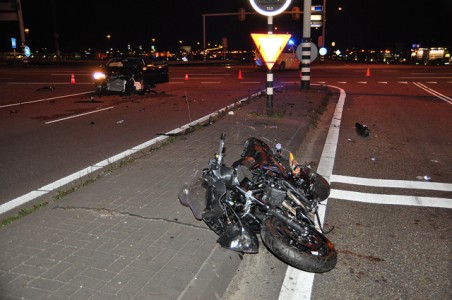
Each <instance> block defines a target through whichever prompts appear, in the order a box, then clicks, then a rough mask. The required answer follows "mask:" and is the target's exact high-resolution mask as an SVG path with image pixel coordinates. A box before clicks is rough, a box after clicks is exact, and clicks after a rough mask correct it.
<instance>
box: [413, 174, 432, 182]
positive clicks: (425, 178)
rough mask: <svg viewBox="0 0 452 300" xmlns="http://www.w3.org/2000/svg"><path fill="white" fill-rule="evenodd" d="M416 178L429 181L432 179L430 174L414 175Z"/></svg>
mask: <svg viewBox="0 0 452 300" xmlns="http://www.w3.org/2000/svg"><path fill="white" fill-rule="evenodd" d="M416 179H417V180H420V181H430V180H432V178H431V177H430V176H428V175H424V176H416Z"/></svg>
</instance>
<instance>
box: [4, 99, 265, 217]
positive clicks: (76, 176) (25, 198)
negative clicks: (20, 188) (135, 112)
mask: <svg viewBox="0 0 452 300" xmlns="http://www.w3.org/2000/svg"><path fill="white" fill-rule="evenodd" d="M260 94H262V92H257V93H254V94H252V95H250V96H249V97H257V96H259V95H260ZM249 97H246V98H243V99H241V100H239V101H237V102H235V103H233V104H230V105H228V106H226V107H223V108H222V109H220V110H218V111H216V112H213V113H211V114H209V115H206V116H204V117H201V118H199V119H197V120H195V121H193V122H191V123H188V124H186V125H183V126H181V127H179V128H176V129H174V130H172V131H170V132H168V133H167V134H169V135H171V134H177V133H180V132H183V131H184V130H186V129H189V128H190V127H192V126H195V125H197V124H200V123H202V122H205V121H207V120H209V119H210V118H212V117H215V116H217V115H218V114H220V113H222V112H224V111H228V110H230V109H232V108H233V107H235V106H237V105H240V104H241V103H242V102H244V101H247V100H248V99H249ZM167 138H168V136H165V135H161V136H159V137H156V138H153V139H151V140H149V141H147V142H144V143H143V144H140V145H137V146H135V147H133V148H131V149H129V150H126V151H123V152H121V153H119V154H116V155H114V156H112V157H110V158H107V159H105V160H103V161H100V162H98V163H96V164H94V165H92V166H89V167H87V168H85V169H83V170H80V171H77V172H75V173H73V174H70V175H68V176H66V177H63V178H61V179H59V180H57V181H54V182H52V183H50V184H48V185H45V186H43V187H41V188H38V189H37V190H35V191H31V192H29V193H27V194H25V195H22V196H20V197H17V198H15V199H12V200H10V201H8V202H6V203H4V204H1V205H0V214H3V213H5V212H7V211H10V210H12V209H14V208H16V207H18V206H20V205H23V204H25V203H27V202H30V201H32V200H34V199H36V198H38V197H40V196H43V195H45V194H48V193H50V192H51V191H54V190H56V189H58V188H60V187H62V186H64V185H66V184H68V183H71V182H73V181H75V180H80V179H81V178H82V177H84V176H86V175H88V174H91V173H93V172H95V171H96V170H99V169H102V168H104V167H106V166H109V165H111V164H112V163H114V162H116V161H119V160H121V159H124V158H126V157H128V156H130V155H133V154H135V153H137V152H139V151H141V150H143V149H146V148H148V147H150V146H152V145H154V144H156V143H158V142H160V141H163V140H165V139H167Z"/></svg>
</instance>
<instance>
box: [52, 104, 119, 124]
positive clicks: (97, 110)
mask: <svg viewBox="0 0 452 300" xmlns="http://www.w3.org/2000/svg"><path fill="white" fill-rule="evenodd" d="M113 108H114V106H110V107H106V108H99V109H96V110H93V111H88V112H85V113H81V114H78V115H73V116H69V117H65V118H61V119H57V120H53V121H48V122H45V124H52V123H57V122H61V121H65V120H69V119H73V118H78V117H82V116H86V115H90V114H95V113H98V112H101V111H104V110H109V109H113Z"/></svg>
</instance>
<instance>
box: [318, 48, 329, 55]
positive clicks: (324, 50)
mask: <svg viewBox="0 0 452 300" xmlns="http://www.w3.org/2000/svg"><path fill="white" fill-rule="evenodd" d="M327 52H328V51H327V50H326V48H325V47H322V48H320V50H319V54H320V55H325V54H326V53H327Z"/></svg>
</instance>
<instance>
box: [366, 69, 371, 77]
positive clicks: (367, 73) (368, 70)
mask: <svg viewBox="0 0 452 300" xmlns="http://www.w3.org/2000/svg"><path fill="white" fill-rule="evenodd" d="M366 77H370V69H369V68H367V71H366Z"/></svg>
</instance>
